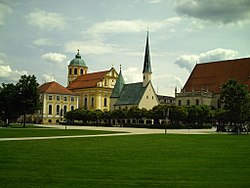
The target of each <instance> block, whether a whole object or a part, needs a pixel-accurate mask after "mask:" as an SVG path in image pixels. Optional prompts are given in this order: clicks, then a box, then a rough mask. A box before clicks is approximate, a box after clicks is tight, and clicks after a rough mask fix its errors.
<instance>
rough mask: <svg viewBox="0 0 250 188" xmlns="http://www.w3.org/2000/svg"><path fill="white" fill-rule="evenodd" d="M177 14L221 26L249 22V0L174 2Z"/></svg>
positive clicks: (185, 0) (184, 0)
mask: <svg viewBox="0 0 250 188" xmlns="http://www.w3.org/2000/svg"><path fill="white" fill-rule="evenodd" d="M175 10H176V11H177V13H179V14H182V15H186V16H190V17H195V18H199V19H202V20H208V21H212V22H219V23H223V24H228V23H238V22H244V21H249V19H250V1H249V0H237V1H236V0H202V1H200V0H176V2H175Z"/></svg>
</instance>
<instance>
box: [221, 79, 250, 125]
mask: <svg viewBox="0 0 250 188" xmlns="http://www.w3.org/2000/svg"><path fill="white" fill-rule="evenodd" d="M220 99H221V101H222V104H223V108H224V109H225V110H226V112H227V117H228V120H229V121H230V122H231V123H236V124H237V123H241V122H243V121H245V120H246V119H248V118H249V106H250V104H249V103H250V97H249V93H248V86H247V85H245V84H240V83H239V82H237V81H236V80H233V79H230V80H228V81H227V82H226V83H224V84H222V87H221V97H220Z"/></svg>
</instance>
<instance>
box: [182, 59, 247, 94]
mask: <svg viewBox="0 0 250 188" xmlns="http://www.w3.org/2000/svg"><path fill="white" fill-rule="evenodd" d="M229 79H236V80H237V81H238V82H240V83H242V84H246V85H248V88H249V89H250V58H244V59H235V60H227V61H218V62H211V63H204V64H197V65H196V66H195V67H194V69H193V71H192V73H191V75H190V76H189V78H188V80H187V82H186V84H185V86H184V88H183V89H184V91H185V92H191V91H192V90H195V91H201V90H202V89H205V90H208V91H210V92H212V93H220V87H221V84H222V83H225V82H226V81H227V80H229Z"/></svg>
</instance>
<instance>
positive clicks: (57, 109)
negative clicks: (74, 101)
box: [56, 105, 60, 115]
mask: <svg viewBox="0 0 250 188" xmlns="http://www.w3.org/2000/svg"><path fill="white" fill-rule="evenodd" d="M59 114H60V106H59V105H56V115H59Z"/></svg>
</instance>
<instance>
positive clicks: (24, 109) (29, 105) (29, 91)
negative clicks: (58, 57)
mask: <svg viewBox="0 0 250 188" xmlns="http://www.w3.org/2000/svg"><path fill="white" fill-rule="evenodd" d="M38 85H39V84H38V83H37V81H36V77H35V76H34V75H32V76H31V75H29V76H26V75H23V76H21V79H20V80H19V82H18V83H17V84H16V89H17V92H18V93H17V99H18V100H17V103H16V106H17V107H18V112H19V113H20V114H22V115H23V117H24V122H23V127H25V122H26V114H33V113H34V112H35V111H36V110H38V108H39V107H40V102H39V95H38V92H37V87H38Z"/></svg>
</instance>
